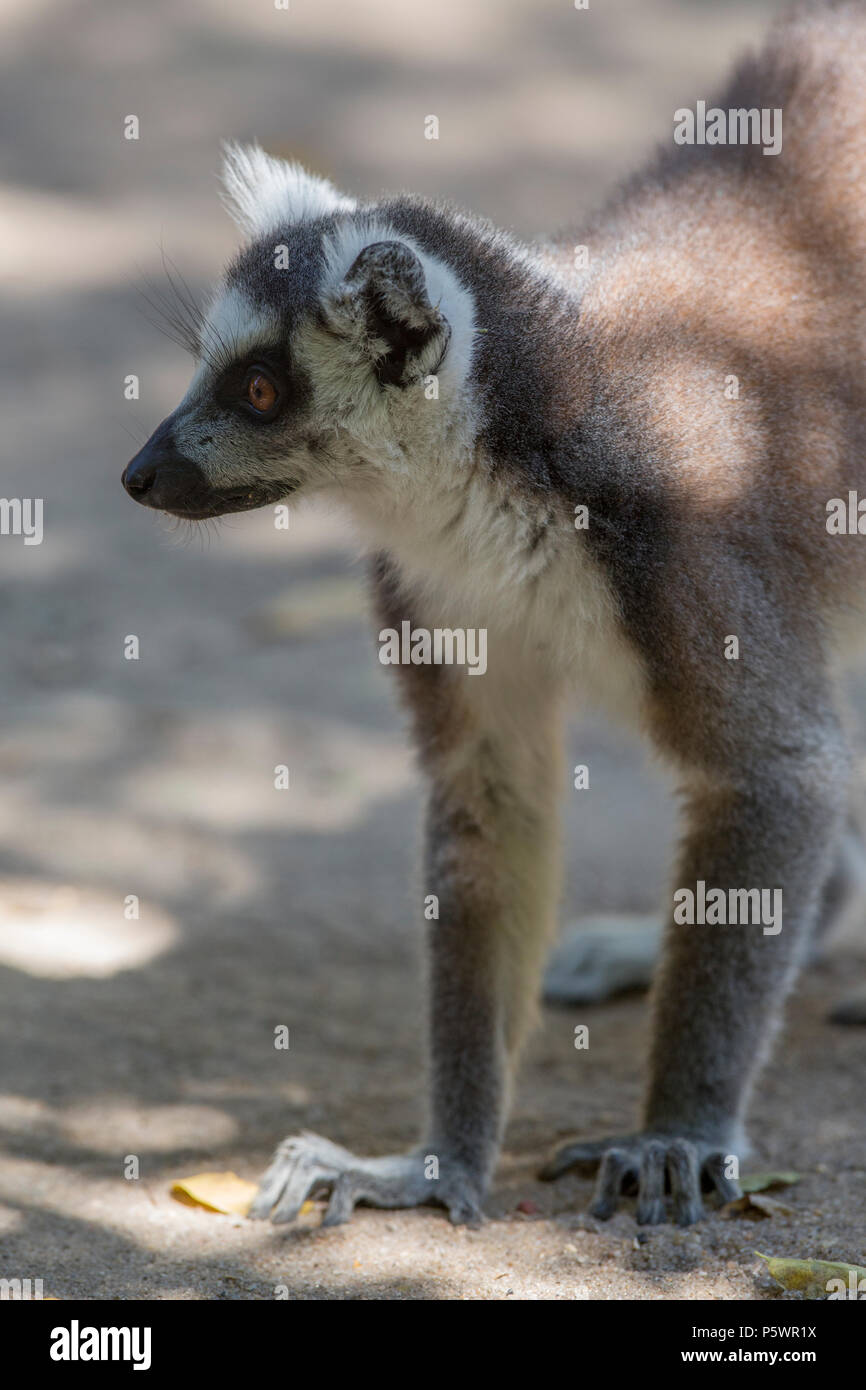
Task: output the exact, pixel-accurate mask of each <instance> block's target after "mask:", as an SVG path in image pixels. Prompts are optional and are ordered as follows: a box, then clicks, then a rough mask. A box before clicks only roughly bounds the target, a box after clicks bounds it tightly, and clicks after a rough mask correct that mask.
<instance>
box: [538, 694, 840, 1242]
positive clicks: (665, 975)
mask: <svg viewBox="0 0 866 1390" xmlns="http://www.w3.org/2000/svg"><path fill="white" fill-rule="evenodd" d="M812 735H813V738H812V741H810V744H809V746H808V747H803V748H802V749H801V750H800V751H799V752H798V751H797V750H795V749H793V748H792V747H790V746H789V747H787V748H786V749H785V751H784V752H783V753H782V752H780V753H779V754H777V755H776V756H775V757H773V758H772V759H768V758H767V757H766V756H764V757H763V759H762V760H759V759H758V758H757V757H755V755H754V753H753V755H752V760H751V761H750V762H746V761H745V760H744V762H743V763H742V765H741V766H740V767H739V768H738V769H735V770H734V771H732V773H731V774H730V775H728V776H725V777H724V778H722V777H716V778H715V779H713V780H711V781H710V780H708V779H707V778H706V776H705V775H704V776H703V777H702V778H701V781H700V784H698V783H697V782H695V783H694V784H693V788H692V792H691V794H690V795H689V797H688V799H687V818H688V819H687V824H688V829H687V836H686V840H685V844H684V848H683V853H682V857H681V860H680V865H679V870H678V873H677V877H676V884H675V886H676V887H677V888H687V889H691V890H692V891H697V890H696V885H697V884H698V882H699V881H701V880H702V881H703V882H704V884H705V885H706V888H707V890H709V889H710V888H721V889H723V890H725V892H726V894H727V891H728V890H730V889H750V888H763V889H769V890H773V889H781V890H782V898H781V902H782V918H781V930H778V931H776V930H775V924H773V925H772V926H770V930H769V931H767V930H765V927H764V926H763V925H761V924H760V923H759V924H756V925H751V924H741V925H711V924H709V923H706V924H704V925H698V924H695V925H689V924H686V923H683V924H677V923H676V922H675V921H672V922H671V924H670V925H669V927H668V932H667V940H666V947H665V954H664V957H663V960H662V964H661V968H660V971H659V974H658V977H657V979H656V984H655V998H654V1036H653V1044H652V1050H651V1056H650V1080H649V1089H648V1094H647V1100H646V1104H645V1107H644V1116H643V1124H644V1128H643V1130H642V1131H641V1132H640V1133H638V1134H632V1135H627V1136H625V1137H624V1138H611V1139H604V1140H600V1141H597V1142H594V1143H582V1142H580V1141H578V1142H576V1143H572V1144H569V1145H567V1146H566V1147H565V1148H564V1149H562V1150H561V1151H560V1152H559V1153H558V1154H556V1156H555V1157H554V1158H553V1160H552V1161H551V1163H550V1164H549V1165H548V1167H547V1168H546V1169H545V1170H544V1173H543V1176H545V1177H548V1178H552V1177H557V1176H559V1174H561V1173H564V1172H565V1171H566V1170H567V1169H569V1168H572V1167H578V1168H582V1167H586V1166H598V1165H600V1166H599V1174H598V1180H597V1185H596V1190H595V1196H594V1200H593V1204H592V1211H593V1213H594V1214H595V1215H597V1216H599V1217H601V1218H606V1217H609V1216H610V1215H611V1214H612V1213H613V1212H614V1211H615V1209H616V1207H617V1205H618V1203H619V1198H620V1194H621V1192H622V1191H623V1189H624V1188H625V1189H627V1190H633V1191H635V1190H636V1191H637V1194H638V1206H637V1219H638V1221H639V1222H641V1223H644V1224H652V1223H656V1222H659V1221H663V1220H664V1219H665V1201H664V1198H665V1192H666V1190H667V1189H669V1190H670V1192H671V1194H672V1198H673V1215H674V1219H675V1220H676V1221H677V1222H679V1223H680V1224H683V1225H688V1224H690V1223H691V1222H693V1221H696V1220H697V1219H698V1218H699V1217H700V1215H701V1212H702V1203H701V1189H702V1185H704V1186H707V1185H709V1186H711V1187H715V1189H716V1190H717V1191H718V1193H719V1194H720V1195H721V1197H722V1198H723V1199H724V1200H729V1199H730V1198H731V1197H734V1196H736V1195H737V1193H738V1188H737V1185H736V1182H735V1181H734V1180H733V1179H732V1176H731V1175H732V1173H735V1172H736V1171H737V1167H736V1166H735V1165H733V1164H731V1162H730V1160H731V1158H732V1157H736V1158H737V1159H739V1158H742V1157H743V1156H744V1154H745V1152H746V1144H745V1138H744V1132H743V1121H744V1117H745V1109H746V1105H747V1103H748V1099H749V1095H750V1092H751V1089H752V1085H753V1082H754V1079H755V1076H756V1073H757V1070H758V1068H759V1066H760V1064H761V1062H762V1061H763V1059H764V1057H765V1056H766V1053H767V1050H768V1047H769V1044H770V1041H771V1039H772V1036H773V1033H774V1031H775V1027H776V1024H777V1022H778V1018H779V1013H780V1007H781V1004H782V1001H783V999H784V997H785V994H786V993H787V990H788V988H789V986H790V984H791V983H792V980H793V978H794V975H795V973H796V968H797V965H798V964H799V959H800V956H801V954H802V951H803V948H804V946H805V944H806V941H807V939H808V934H809V929H810V927H811V924H812V920H813V918H814V916H815V913H816V911H817V905H818V899H819V891H820V887H821V885H822V883H823V882H824V881H825V879H826V875H827V871H828V866H829V863H830V857H831V854H832V848H833V844H834V840H835V837H836V835H837V833H838V826H839V822H840V818H841V815H842V813H843V808H844V785H845V774H844V766H843V759H842V757H841V756H840V746H841V740H840V736H839V734H838V732H837V730H836V727H835V725H834V724H833V722H832V720H831V719H830V718H827V719H826V720H825V721H824V725H823V735H822V728H821V723H820V722H819V720H818V718H817V717H816V722H815V725H814V727H813V730H812ZM791 741H792V742H793V738H792V740H791Z"/></svg>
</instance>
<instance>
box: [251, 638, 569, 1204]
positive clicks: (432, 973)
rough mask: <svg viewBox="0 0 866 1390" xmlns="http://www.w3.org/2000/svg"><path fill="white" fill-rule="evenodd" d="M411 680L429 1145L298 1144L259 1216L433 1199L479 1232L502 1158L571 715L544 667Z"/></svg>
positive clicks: (531, 996)
mask: <svg viewBox="0 0 866 1390" xmlns="http://www.w3.org/2000/svg"><path fill="white" fill-rule="evenodd" d="M403 616H405V611H403V612H401V613H400V614H399V618H402V617H403ZM396 626H397V628H398V630H399V621H397V622H396ZM491 645H493V643H492V639H491ZM399 673H400V676H401V678H402V683H403V686H404V693H405V695H406V697H407V699H408V703H409V705H410V708H411V711H412V714H413V718H414V724H415V732H416V740H417V743H418V747H419V750H420V753H421V760H422V763H423V765H424V767H425V770H426V772H427V775H428V777H429V779H430V793H429V802H428V810H427V826H426V883H425V885H424V895H425V896H426V901H427V902H428V904H430V907H431V909H432V910H433V911H435V913H436V914H437V915H436V916H434V917H433V918H432V919H431V920H429V924H428V935H429V955H430V969H429V987H430V1017H429V1030H430V1063H431V1076H430V1106H429V1115H428V1119H427V1124H426V1127H425V1130H424V1139H423V1142H422V1143H421V1144H420V1145H419V1146H418V1147H417V1148H416V1149H414V1150H413V1151H412V1152H411V1153H408V1154H399V1155H394V1156H390V1157H386V1158H376V1159H367V1158H358V1157H356V1156H355V1155H354V1154H352V1153H350V1152H349V1151H348V1150H346V1149H343V1148H339V1147H338V1146H337V1145H335V1144H332V1143H330V1142H329V1141H327V1140H323V1139H320V1138H318V1137H317V1136H315V1135H310V1134H304V1135H300V1136H296V1137H293V1138H290V1139H287V1140H286V1141H285V1142H284V1143H283V1144H282V1145H281V1146H280V1147H279V1149H278V1150H277V1152H276V1154H275V1156H274V1160H273V1162H272V1164H271V1167H270V1168H269V1170H268V1172H267V1173H266V1174H265V1177H264V1180H263V1182H262V1185H261V1189H260V1191H259V1194H258V1196H257V1197H256V1200H255V1203H254V1206H253V1209H252V1213H251V1214H252V1215H254V1216H257V1217H264V1216H270V1217H271V1219H272V1220H274V1221H278V1222H282V1221H290V1220H292V1219H293V1217H294V1216H295V1215H296V1214H297V1212H298V1211H299V1209H300V1206H301V1204H302V1202H303V1201H304V1200H305V1199H306V1198H307V1197H310V1196H312V1195H314V1194H316V1193H322V1192H324V1193H329V1194H330V1200H329V1203H328V1207H327V1211H326V1214H325V1218H324V1220H325V1224H326V1225H333V1224H336V1223H338V1222H342V1221H345V1220H347V1219H348V1218H349V1216H350V1215H351V1212H352V1209H353V1207H354V1206H355V1205H356V1204H357V1203H366V1204H368V1205H372V1206H380V1207H410V1206H418V1205H422V1204H431V1203H432V1204H437V1205H442V1206H444V1207H446V1208H447V1210H448V1213H449V1215H450V1217H451V1220H452V1221H454V1222H469V1223H475V1222H477V1221H478V1220H479V1219H480V1215H481V1207H482V1202H483V1200H484V1196H485V1192H486V1190H487V1186H488V1183H489V1180H490V1177H491V1175H492V1172H493V1168H494V1166H495V1163H496V1159H497V1155H498V1151H499V1144H500V1139H501V1136H502V1130H503V1126H504V1123H505V1118H506V1110H507V1103H508V1091H509V1081H510V1075H511V1071H512V1067H513V1064H514V1061H515V1057H516V1054H517V1051H518V1048H519V1045H520V1042H521V1040H522V1038H523V1035H524V1032H525V1030H526V1026H527V1024H528V1022H529V1020H530V1017H531V1014H532V1009H533V1005H534V1001H535V998H536V996H537V988H538V979H539V976H540V972H541V967H542V964H543V959H544V954H545V951H546V949H547V946H548V944H549V940H550V937H551V935H552V932H553V929H554V926H555V917H556V898H557V887H558V885H557V867H558V866H557V864H556V862H555V861H556V858H557V835H556V833H555V826H554V821H555V817H556V809H557V808H556V801H557V796H556V789H557V787H558V784H559V783H560V781H561V773H562V762H561V758H560V754H559V738H558V729H559V718H558V710H557V709H556V708H555V702H554V701H553V700H552V699H545V698H543V697H541V696H539V694H538V693H537V692H536V688H535V687H536V686H537V685H538V684H539V681H538V673H537V672H536V673H535V676H534V679H533V678H531V677H530V676H527V678H526V680H525V681H523V680H521V679H520V677H519V676H517V675H515V671H514V667H513V666H512V665H511V663H507V662H503V663H501V664H500V663H499V662H498V661H497V660H496V657H495V655H493V654H491V660H490V661H489V664H488V670H487V672H486V673H485V674H484V675H477V676H474V675H470V674H469V672H468V670H467V669H466V668H465V667H462V668H461V667H456V666H455V667H444V666H410V667H401V668H399ZM420 909H421V902H420V895H419V915H420Z"/></svg>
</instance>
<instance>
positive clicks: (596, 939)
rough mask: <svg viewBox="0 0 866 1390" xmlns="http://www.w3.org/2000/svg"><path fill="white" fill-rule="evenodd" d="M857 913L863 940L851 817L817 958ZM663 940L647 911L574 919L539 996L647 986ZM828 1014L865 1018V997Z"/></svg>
mask: <svg viewBox="0 0 866 1390" xmlns="http://www.w3.org/2000/svg"><path fill="white" fill-rule="evenodd" d="M858 912H859V919H860V922H861V923H862V928H863V936H864V939H866V848H864V844H863V835H862V831H861V829H860V826H859V824H858V823H857V821H856V819H855V818H854V816H853V815H852V816H849V818H848V823H847V826H846V827H845V830H844V832H843V833H842V835H841V836H840V838H839V844H838V848H837V851H836V857H835V861H834V864H833V868H832V870H831V872H830V875H829V877H828V879H827V882H826V883H825V885H824V889H823V892H822V895H821V904H820V907H819V909H818V915H817V920H816V923H815V930H814V937H813V946H812V950H813V953H814V955H815V956H816V957H820V955H821V952H822V949H823V944H824V942H825V941H826V940H827V939H828V938H829V937H830V936H831V935H832V933H833V932H834V930H835V929H836V927H837V926H839V925H840V924H841V923H842V921H843V920H847V919H848V918H849V915H850V914H854V913H858ZM663 939H664V922H663V921H662V918H661V917H660V916H656V915H655V914H652V913H648V914H638V913H635V914H630V913H622V914H618V915H613V914H611V915H609V916H608V915H605V916H603V917H602V916H599V917H585V918H579V919H578V920H577V921H576V922H574V923H572V924H571V925H570V926H568V927H566V929H565V931H564V932H563V934H562V936H561V938H560V940H559V941H558V942H557V944H556V945H555V946H554V948H553V950H552V951H551V953H550V958H549V960H548V962H547V967H546V969H545V972H544V997H545V999H546V1000H548V1002H550V1003H552V1004H600V1003H602V1002H603V1001H604V1000H605V999H612V998H614V997H615V996H616V995H618V994H623V993H624V992H626V991H627V990H646V989H649V987H650V985H651V984H652V981H653V975H654V974H655V970H656V966H657V964H658V961H659V958H660V956H661V952H662V942H663ZM861 1015H862V1016H861ZM830 1017H831V1018H833V1019H834V1020H835V1021H836V1022H840V1023H854V1022H866V998H863V997H861V998H860V1000H859V1004H858V1005H857V1004H855V1003H854V1001H844V1002H843V1003H841V1004H839V1005H838V1006H837V1007H836V1009H834V1011H833V1013H832V1014H831V1015H830Z"/></svg>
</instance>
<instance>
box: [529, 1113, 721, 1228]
mask: <svg viewBox="0 0 866 1390" xmlns="http://www.w3.org/2000/svg"><path fill="white" fill-rule="evenodd" d="M730 1158H731V1155H730V1154H729V1153H725V1152H724V1151H723V1149H722V1148H721V1147H720V1145H719V1144H718V1143H705V1142H703V1141H702V1140H699V1139H694V1138H691V1139H684V1138H680V1137H679V1136H677V1135H675V1134H654V1133H651V1132H647V1133H642V1134H626V1135H623V1136H622V1137H620V1138H612V1139H597V1140H594V1141H582V1140H578V1141H577V1142H575V1143H572V1144H566V1145H565V1146H564V1147H563V1148H561V1149H559V1150H558V1151H557V1152H556V1153H555V1154H554V1156H553V1158H552V1159H551V1160H550V1162H549V1163H547V1164H546V1165H545V1167H544V1168H543V1169H542V1171H541V1173H540V1174H539V1176H540V1177H541V1178H544V1179H545V1181H550V1180H552V1179H553V1178H558V1177H560V1176H561V1175H562V1174H563V1173H566V1172H568V1170H569V1169H570V1168H578V1169H584V1170H586V1171H589V1172H594V1171H595V1170H596V1169H598V1179H597V1181H596V1185H595V1192H594V1194H593V1199H592V1203H591V1205H590V1208H589V1210H590V1213H591V1214H592V1215H593V1216H597V1217H598V1218H599V1219H600V1220H601V1221H607V1220H608V1218H609V1217H611V1216H612V1215H613V1213H614V1212H615V1211H616V1209H617V1207H618V1206H619V1199H620V1196H621V1195H622V1194H623V1193H624V1192H625V1193H627V1194H629V1195H633V1194H634V1193H635V1192H636V1193H637V1220H638V1224H639V1225H641V1226H658V1225H659V1224H660V1223H661V1222H663V1221H665V1220H667V1212H666V1206H665V1193H666V1192H670V1194H671V1204H672V1207H673V1213H672V1215H673V1220H674V1221H675V1222H676V1223H677V1225H678V1226H691V1225H692V1224H693V1222H695V1221H699V1220H700V1219H701V1217H702V1216H703V1214H704V1209H703V1203H702V1201H701V1187H702V1184H703V1185H704V1186H705V1187H706V1188H707V1190H712V1189H715V1191H716V1192H718V1194H719V1196H720V1197H721V1198H722V1201H723V1202H731V1201H734V1200H735V1199H736V1198H737V1197H739V1196H741V1195H742V1194H741V1192H740V1188H739V1186H738V1185H737V1183H736V1182H734V1181H733V1180H732V1179H731V1178H728V1177H726V1176H725V1169H726V1168H727V1167H728V1165H729V1162H730Z"/></svg>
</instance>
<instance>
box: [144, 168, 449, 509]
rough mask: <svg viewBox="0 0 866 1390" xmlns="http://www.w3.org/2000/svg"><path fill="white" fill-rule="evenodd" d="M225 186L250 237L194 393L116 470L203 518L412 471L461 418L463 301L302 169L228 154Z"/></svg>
mask: <svg viewBox="0 0 866 1390" xmlns="http://www.w3.org/2000/svg"><path fill="white" fill-rule="evenodd" d="M223 182H224V196H225V201H226V203H227V204H228V207H229V210H230V211H231V213H232V215H233V217H234V218H235V220H236V221H237V222H238V223H239V225H240V226H241V228H242V229H243V230H244V232H245V233H246V234H247V236H248V238H249V241H248V244H247V245H246V247H245V249H244V250H243V251H242V252H241V253H240V255H239V256H238V257H237V259H236V260H235V261H234V263H233V264H232V265H231V266H230V267H229V269H228V270H227V272H226V273H225V275H224V277H223V280H222V282H221V283H220V285H219V287H218V289H217V291H216V293H215V295H214V297H213V299H212V301H211V304H210V307H209V309H208V310H207V311H206V312H205V313H204V314H202V315H201V317H200V321H199V322H198V324H197V333H196V339H197V341H196V342H195V344H194V347H195V355H196V358H197V370H196V372H195V375H194V377H193V380H192V383H191V384H190V387H189V390H188V391H187V393H186V395H185V396H184V398H183V400H182V401H181V403H180V405H179V406H178V407H177V409H176V410H175V411H174V412H173V413H172V414H171V415H170V416H169V417H168V418H167V419H166V420H164V421H163V422H162V424H161V425H159V427H158V428H157V429H156V431H155V432H154V434H153V435H152V436H151V438H150V439H149V440H148V442H147V444H145V446H144V448H143V449H142V450H141V451H140V452H139V453H138V454H137V455H136V456H135V458H134V459H133V460H132V462H131V463H130V464H129V465H128V466H127V468H126V470H125V472H124V474H123V484H124V486H125V488H126V490H127V492H129V494H130V496H132V497H134V498H135V500H136V501H137V502H141V503H143V504H144V505H145V506H148V507H154V508H156V509H158V510H160V511H165V512H170V513H171V514H173V515H175V516H181V517H185V518H189V519H192V520H199V519H204V518H206V517H214V516H220V515H222V514H223V513H225V512H238V511H247V510H249V509H250V508H253V507H260V506H262V505H264V504H266V503H269V502H275V501H278V500H279V499H281V498H284V497H287V496H288V495H289V494H291V493H294V492H296V491H298V490H299V489H303V490H305V491H312V490H315V489H320V488H323V487H327V486H334V485H336V486H338V487H341V488H344V489H352V488H353V487H357V486H364V485H369V484H370V483H371V482H373V483H375V481H376V480H377V479H378V480H379V481H382V480H383V479H384V478H385V477H386V476H387V475H388V474H389V473H390V474H391V475H395V474H399V473H400V472H401V471H402V472H403V473H404V474H405V472H406V470H407V469H411V468H412V467H413V466H416V465H418V464H419V460H423V458H424V456H425V455H427V454H431V453H435V452H436V449H437V440H439V441H441V439H442V438H443V437H444V435H445V434H447V433H448V431H449V430H450V429H451V428H452V426H453V423H454V420H455V418H456V416H457V415H458V414H459V412H460V409H461V388H462V387H463V385H464V381H465V377H466V373H467V371H468V366H469V361H470V357H471V351H472V341H473V333H474V326H473V320H472V299H471V296H470V294H469V292H468V291H467V290H466V289H465V288H464V287H463V286H462V285H461V284H460V282H459V281H458V279H457V277H456V276H455V274H454V272H453V271H452V270H451V269H450V268H449V267H448V266H447V265H446V264H445V262H444V261H443V260H441V259H439V258H438V257H436V256H434V255H431V254H428V253H426V252H425V251H423V250H422V249H421V248H420V247H419V246H418V245H417V243H415V242H414V241H413V239H412V238H410V237H408V236H406V235H404V234H400V233H398V232H397V231H396V230H395V229H394V227H393V226H391V225H389V221H388V216H387V205H384V206H383V207H377V206H376V205H375V204H370V205H358V204H356V203H355V202H354V201H353V200H352V199H350V198H346V197H343V196H342V195H341V194H340V193H338V192H337V190H336V189H335V188H334V187H333V186H332V185H331V184H330V183H328V182H326V181H325V180H324V179H320V178H316V177H313V176H311V175H309V174H307V173H305V171H304V170H303V169H301V168H300V166H298V165H296V164H289V163H285V162H283V161H281V160H276V159H272V158H271V157H270V156H268V155H266V154H265V153H264V152H263V151H262V150H260V149H258V148H257V147H252V148H238V147H232V148H230V149H229V150H228V153H227V157H226V163H225V168H224V171H223ZM393 206H396V204H395V205H392V207H393ZM434 383H435V384H434Z"/></svg>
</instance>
